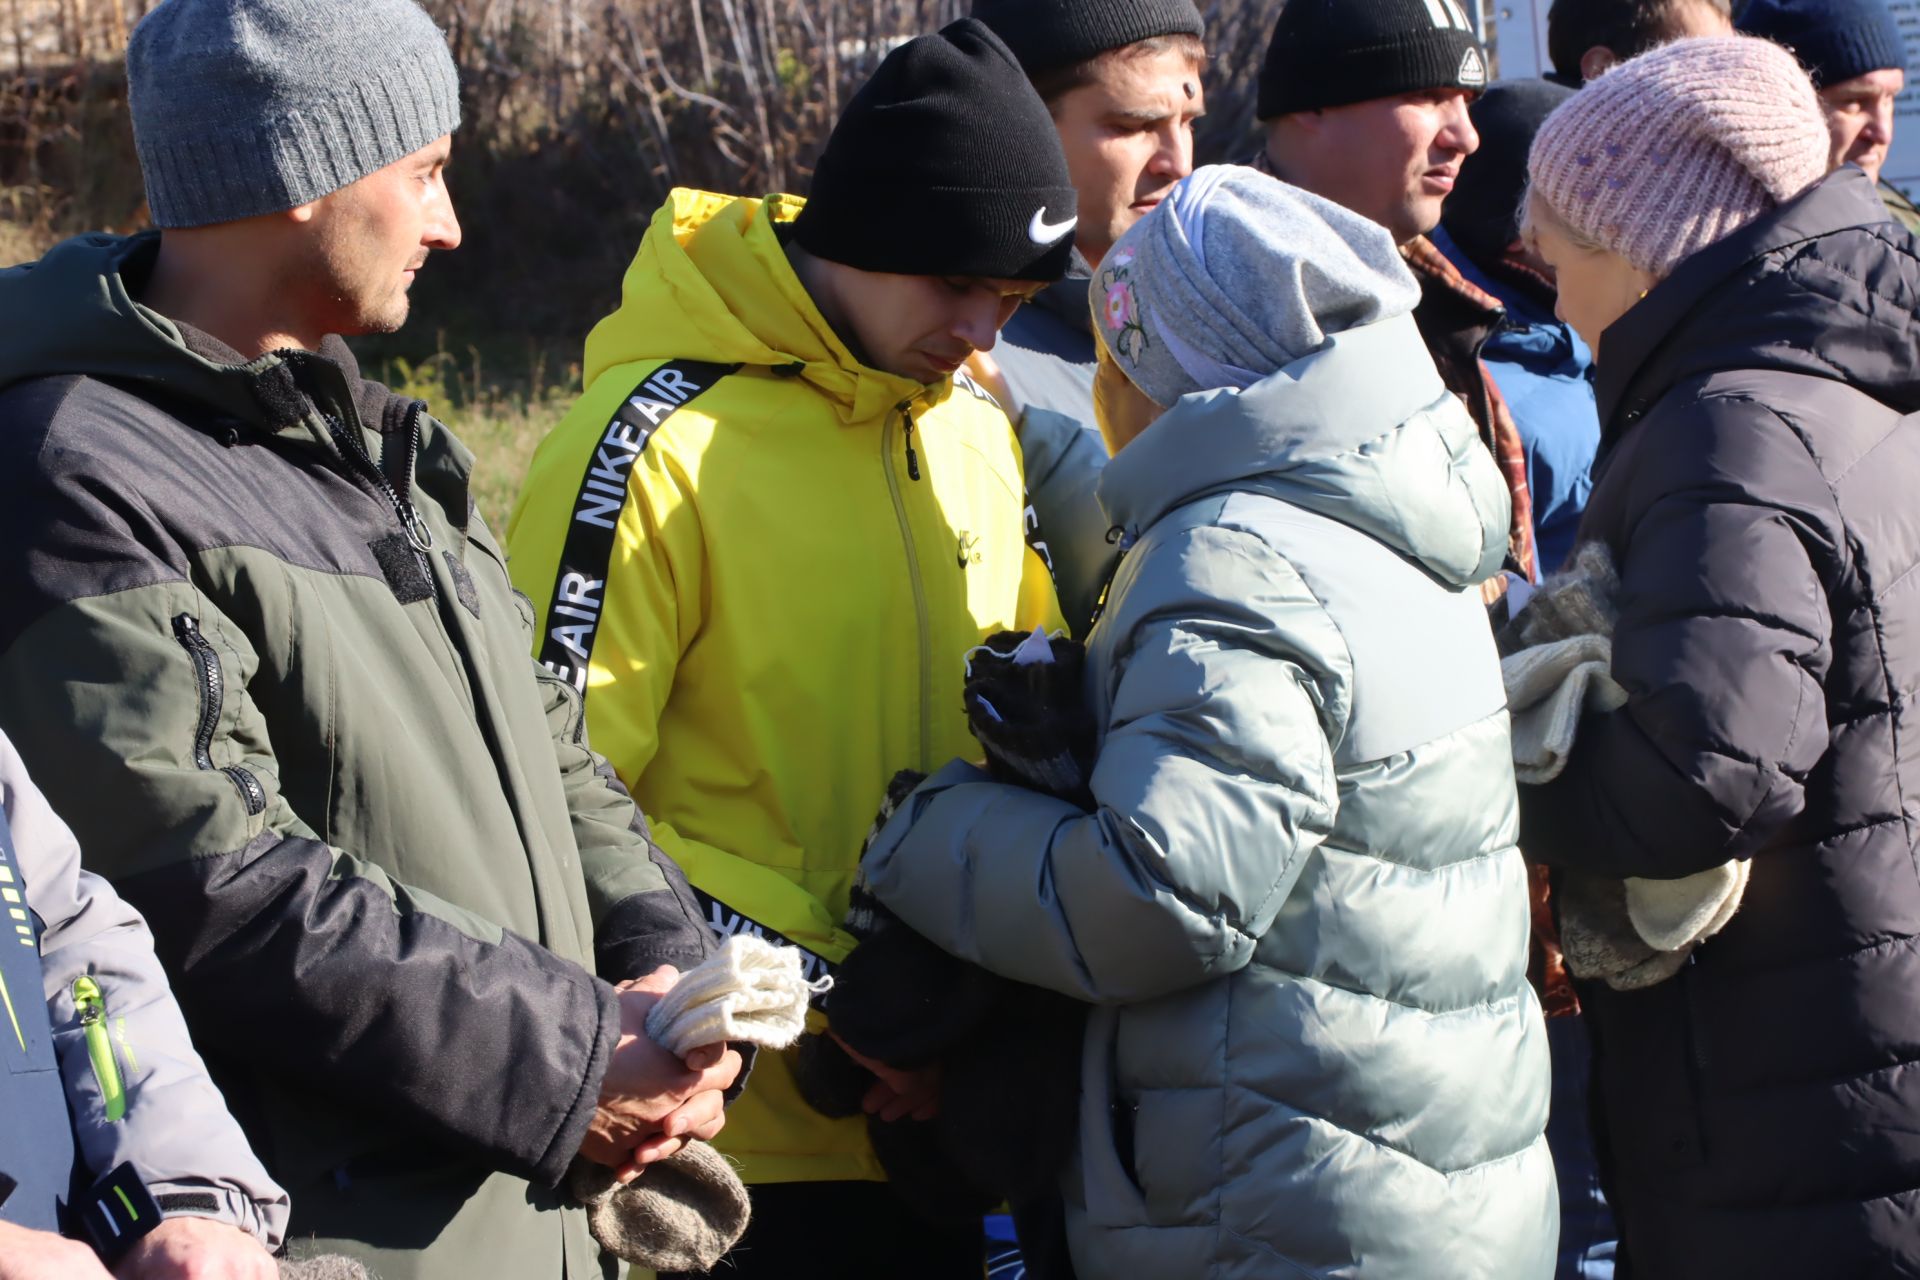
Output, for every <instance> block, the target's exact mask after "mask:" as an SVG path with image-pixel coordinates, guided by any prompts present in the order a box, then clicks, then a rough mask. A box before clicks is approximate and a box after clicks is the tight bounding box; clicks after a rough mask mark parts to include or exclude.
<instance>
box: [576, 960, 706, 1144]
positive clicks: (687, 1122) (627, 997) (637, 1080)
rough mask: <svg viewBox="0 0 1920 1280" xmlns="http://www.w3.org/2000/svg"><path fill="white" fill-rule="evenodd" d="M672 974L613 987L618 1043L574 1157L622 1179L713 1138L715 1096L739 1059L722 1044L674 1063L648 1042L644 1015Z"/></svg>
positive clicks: (670, 970) (661, 970)
mask: <svg viewBox="0 0 1920 1280" xmlns="http://www.w3.org/2000/svg"><path fill="white" fill-rule="evenodd" d="M679 976H680V975H679V973H678V972H677V971H676V970H674V969H673V968H671V967H669V966H662V967H661V968H659V969H656V970H655V971H654V972H653V973H650V974H648V975H647V976H646V977H645V978H641V979H639V980H637V981H633V982H625V983H622V984H621V985H620V988H619V991H620V1043H619V1044H618V1045H617V1046H616V1047H615V1048H614V1051H613V1061H612V1062H611V1063H610V1064H608V1067H607V1074H606V1078H605V1079H604V1080H603V1081H602V1082H601V1085H600V1106H599V1108H598V1109H597V1110H596V1111H595V1112H594V1117H593V1122H592V1123H591V1124H590V1125H588V1126H587V1138H586V1141H585V1142H583V1143H581V1144H580V1154H581V1155H583V1156H585V1157H586V1158H587V1159H589V1160H592V1161H594V1162H595V1163H597V1164H604V1165H610V1166H612V1167H613V1168H616V1169H620V1170H621V1172H622V1174H623V1177H624V1180H631V1179H632V1177H633V1176H635V1175H637V1174H638V1173H639V1171H640V1170H641V1169H642V1168H644V1167H645V1166H647V1165H649V1164H652V1163H654V1162H655V1161H658V1160H665V1159H666V1158H667V1157H669V1156H671V1155H674V1154H675V1153H677V1152H678V1151H679V1150H680V1148H681V1147H683V1146H685V1145H686V1144H687V1142H688V1141H689V1140H690V1139H694V1138H701V1139H705V1138H710V1137H712V1136H713V1135H715V1134H717V1133H719V1132H720V1128H721V1126H722V1125H724V1124H725V1123H726V1118H725V1116H724V1115H723V1114H722V1095H723V1094H724V1092H725V1091H726V1089H727V1087H728V1086H730V1085H731V1084H732V1083H733V1082H734V1079H735V1078H736V1077H737V1076H739V1074H740V1067H741V1061H740V1055H739V1054H738V1053H736V1052H734V1051H733V1050H732V1049H729V1048H727V1047H726V1046H725V1045H707V1046H703V1047H701V1048H699V1049H695V1050H694V1051H693V1052H692V1053H690V1054H688V1055H687V1059H686V1061H684V1062H682V1061H681V1060H680V1059H679V1058H676V1057H674V1056H673V1055H672V1054H671V1053H668V1052H667V1051H666V1050H665V1049H662V1048H661V1047H660V1046H659V1045H657V1044H655V1043H654V1042H653V1041H652V1040H651V1039H649V1038H648V1036H647V1030H646V1027H647V1014H648V1012H649V1011H651V1010H652V1008H653V1006H654V1005H655V1004H656V1003H658V1001H659V999H660V995H661V994H662V993H663V992H665V991H668V990H671V989H672V987H673V983H674V982H675V981H676V980H678V978H679Z"/></svg>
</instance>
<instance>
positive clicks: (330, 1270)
mask: <svg viewBox="0 0 1920 1280" xmlns="http://www.w3.org/2000/svg"><path fill="white" fill-rule="evenodd" d="M280 1280H374V1275H373V1273H372V1272H371V1271H368V1270H367V1269H366V1268H365V1267H363V1266H361V1265H360V1264H359V1263H357V1262H355V1261H354V1260H353V1259H352V1258H348V1257H343V1256H342V1255H340V1254H337V1253H329V1254H326V1255H324V1256H322V1257H318V1258H307V1259H305V1260H302V1261H295V1260H294V1259H292V1258H282V1259H280Z"/></svg>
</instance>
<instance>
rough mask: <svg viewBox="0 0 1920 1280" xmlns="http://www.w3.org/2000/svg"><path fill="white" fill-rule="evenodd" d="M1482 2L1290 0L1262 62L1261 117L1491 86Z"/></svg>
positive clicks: (1283, 10) (1473, 89)
mask: <svg viewBox="0 0 1920 1280" xmlns="http://www.w3.org/2000/svg"><path fill="white" fill-rule="evenodd" d="M1474 2H1476V0H1287V4H1286V7H1285V8H1284V9H1282V10H1281V11H1280V21H1279V22H1278V23H1276V24H1275V25H1274V28H1273V40H1272V42H1271V43H1269V44H1268V45H1267V60H1266V63H1265V64H1264V65H1263V66H1262V67H1261V68H1260V101H1259V116H1260V118H1261V119H1262V120H1271V119H1273V118H1274V117H1275V116H1284V115H1290V114H1292V113H1293V112H1295V111H1319V110H1321V109H1322V108H1325V107H1344V106H1346V105H1348V104H1349V103H1354V102H1370V101H1372V100H1373V99H1375V98H1391V97H1393V96H1394V95H1395V94H1399V93H1415V92H1418V91H1420V90H1422V89H1469V90H1472V91H1474V92H1476V93H1477V92H1479V91H1480V90H1482V89H1484V88H1486V87H1487V55H1486V50H1484V49H1482V48H1481V47H1480V40H1479V37H1477V36H1476V35H1474V33H1473V24H1472V23H1470V22H1468V21H1467V13H1466V9H1465V7H1464V6H1465V4H1467V3H1474Z"/></svg>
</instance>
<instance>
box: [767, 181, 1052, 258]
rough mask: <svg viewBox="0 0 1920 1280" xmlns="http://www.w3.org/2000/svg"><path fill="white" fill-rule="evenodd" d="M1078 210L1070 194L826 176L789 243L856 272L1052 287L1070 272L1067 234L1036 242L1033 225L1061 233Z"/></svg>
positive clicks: (802, 212) (795, 224)
mask: <svg viewBox="0 0 1920 1280" xmlns="http://www.w3.org/2000/svg"><path fill="white" fill-rule="evenodd" d="M1074 208H1075V204H1074V192H1073V188H1071V187H1062V188H1058V189H1053V190H1048V189H1044V188H1042V189H1038V190H1035V189H1022V190H1006V189H1003V188H991V187H919V188H908V187H904V186H899V185H893V186H883V185H880V184H873V185H866V186H860V187H843V186H842V185H841V184H840V183H837V182H834V181H832V180H830V179H827V176H826V174H825V173H824V172H822V173H820V174H817V175H816V176H815V179H814V195H813V197H812V198H811V199H809V200H808V201H807V204H806V206H805V207H804V208H803V209H801V210H800V215H799V216H798V217H797V218H795V219H794V222H793V238H794V241H795V243H797V244H798V245H799V246H800V247H801V248H802V249H805V250H806V251H807V252H808V253H810V254H812V255H813V256H814V257H816V258H824V259H826V260H827V261H828V262H837V263H840V264H841V265H842V266H847V267H854V268H856V269H858V270H861V271H885V272H889V273H891V274H894V275H902V276H992V277H996V278H999V279H1005V280H1042V281H1046V282H1048V283H1051V282H1053V281H1055V280H1058V279H1060V278H1061V277H1062V276H1064V275H1066V273H1067V267H1068V266H1069V265H1070V263H1071V261H1072V258H1073V232H1072V231H1071V230H1068V231H1065V232H1063V233H1061V234H1060V235H1059V236H1058V237H1057V238H1055V239H1053V240H1052V241H1050V242H1049V243H1046V244H1040V243H1037V242H1036V241H1035V240H1034V238H1033V236H1032V234H1031V233H1032V232H1033V230H1034V225H1035V219H1036V217H1037V218H1038V219H1039V221H1040V222H1042V223H1046V224H1048V225H1049V226H1050V227H1057V226H1058V225H1059V224H1060V223H1063V222H1067V221H1069V220H1071V219H1072V218H1073V217H1074ZM1046 229H1047V228H1042V230H1043V231H1045V230H1046Z"/></svg>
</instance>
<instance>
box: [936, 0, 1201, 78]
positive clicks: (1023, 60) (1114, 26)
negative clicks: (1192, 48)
mask: <svg viewBox="0 0 1920 1280" xmlns="http://www.w3.org/2000/svg"><path fill="white" fill-rule="evenodd" d="M973 16H974V17H976V18H978V19H979V20H980V21H982V22H984V23H986V24H987V25H988V26H989V27H992V28H993V30H994V34H995V35H998V36H999V37H1000V38H1001V39H1002V40H1005V41H1006V42H1007V48H1009V49H1011V50H1013V56H1014V57H1016V58H1018V59H1020V65H1021V66H1023V67H1025V68H1026V69H1027V74H1028V75H1030V76H1038V75H1044V74H1045V73H1047V72H1049V71H1058V70H1060V69H1061V68H1062V67H1071V66H1077V65H1078V64H1080V63H1082V62H1089V61H1091V60H1092V59H1094V58H1097V57H1099V56H1100V55H1101V54H1103V53H1108V52H1110V51H1112V50H1114V49H1124V48H1126V47H1127V46H1128V45H1130V44H1139V43H1140V42H1141V41H1142V40H1151V39H1153V38H1154V37H1156V36H1193V37H1195V38H1196V39H1197V38H1198V37H1200V36H1202V35H1204V34H1206V30H1207V24H1206V21H1205V20H1204V19H1202V18H1201V16H1200V10H1199V9H1197V8H1195V7H1194V4H1193V0H974V3H973Z"/></svg>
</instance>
